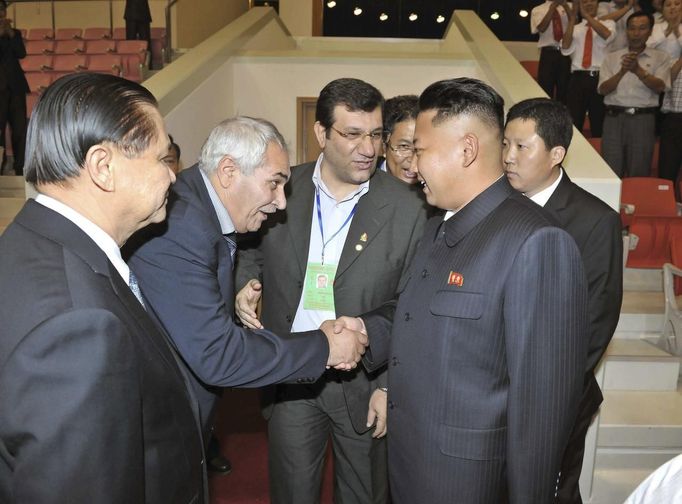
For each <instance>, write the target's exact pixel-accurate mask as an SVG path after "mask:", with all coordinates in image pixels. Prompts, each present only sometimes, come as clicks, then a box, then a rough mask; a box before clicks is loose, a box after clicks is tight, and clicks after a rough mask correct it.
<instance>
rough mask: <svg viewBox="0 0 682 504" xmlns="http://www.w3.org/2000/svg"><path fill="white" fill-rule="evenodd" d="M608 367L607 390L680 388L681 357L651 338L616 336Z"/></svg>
mask: <svg viewBox="0 0 682 504" xmlns="http://www.w3.org/2000/svg"><path fill="white" fill-rule="evenodd" d="M604 366H605V371H604V386H603V389H604V390H652V391H656V390H670V391H674V390H677V382H678V378H679V373H680V359H679V357H675V356H673V355H670V354H669V353H667V352H665V351H663V350H661V349H660V348H657V347H655V346H654V345H652V344H651V343H649V342H647V341H643V340H635V339H612V340H611V343H610V344H609V347H608V348H607V350H606V354H605V360H604Z"/></svg>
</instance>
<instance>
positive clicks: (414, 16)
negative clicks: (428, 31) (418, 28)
mask: <svg viewBox="0 0 682 504" xmlns="http://www.w3.org/2000/svg"><path fill="white" fill-rule="evenodd" d="M418 17H419V16H417V15H416V14H415V13H414V12H413V13H412V14H410V16H409V17H408V18H407V19H409V20H410V21H416V20H417V18H418Z"/></svg>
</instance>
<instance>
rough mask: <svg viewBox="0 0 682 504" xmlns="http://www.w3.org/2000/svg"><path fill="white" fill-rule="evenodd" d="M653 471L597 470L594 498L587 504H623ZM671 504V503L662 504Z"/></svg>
mask: <svg viewBox="0 0 682 504" xmlns="http://www.w3.org/2000/svg"><path fill="white" fill-rule="evenodd" d="M651 472H652V471H650V470H648V469H646V470H642V469H600V468H598V469H596V470H595V471H594V482H593V486H592V498H591V499H589V500H583V502H585V504H623V501H625V499H627V498H628V496H629V495H630V494H631V493H632V492H633V491H634V490H635V488H637V486H638V485H639V484H640V483H641V482H642V481H644V480H645V479H647V478H648V477H649V475H650V474H651ZM660 504H671V503H660Z"/></svg>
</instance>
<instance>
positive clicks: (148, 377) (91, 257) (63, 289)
mask: <svg viewBox="0 0 682 504" xmlns="http://www.w3.org/2000/svg"><path fill="white" fill-rule="evenodd" d="M0 256H1V257H2V260H1V261H0V285H1V286H2V290H3V296H2V299H3V302H2V304H0V320H2V329H1V330H0V331H1V332H0V334H1V336H0V502H3V503H7V504H9V503H17V504H20V503H21V504H23V503H29V502H35V503H41V504H46V503H55V504H56V503H67V502H68V503H74V504H75V503H83V504H91V503H94V502H96V503H98V504H104V503H111V504H120V503H121V502H126V503H140V504H142V503H146V504H150V503H157V504H167V503H182V504H185V503H197V502H203V499H204V497H205V496H204V495H202V493H203V491H202V484H203V466H202V445H201V435H200V429H199V425H198V422H197V419H196V418H195V416H194V414H193V411H192V406H191V402H190V401H191V399H190V394H189V392H188V388H187V387H186V385H185V381H184V377H183V375H182V373H181V371H180V369H179V367H178V363H177V362H176V360H175V356H174V355H173V352H172V350H171V348H170V346H169V344H168V342H167V340H166V339H165V338H164V336H163V334H162V333H161V332H160V331H159V329H158V328H157V327H156V326H155V325H154V324H153V322H152V320H151V319H150V318H149V317H148V316H147V314H146V312H145V311H144V309H143V308H142V306H141V305H140V303H139V302H138V301H137V299H136V298H135V296H134V295H133V294H132V292H131V291H130V289H129V288H128V286H127V285H126V283H125V282H124V281H123V280H122V279H121V277H120V275H119V274H118V272H117V271H116V269H115V268H114V267H113V265H112V264H111V263H110V262H109V261H108V259H107V257H106V255H105V254H104V252H102V250H101V249H99V248H98V247H97V245H96V244H95V243H94V242H93V241H92V240H91V239H90V238H89V237H88V236H87V235H86V234H85V233H83V232H82V231H81V230H80V228H78V227H77V226H75V225H74V224H73V223H72V222H71V221H69V220H67V219H66V218H64V217H62V216H61V215H59V214H57V213H56V212H54V211H52V210H50V209H48V208H46V207H44V206H42V205H40V204H38V203H36V202H34V201H32V200H30V201H29V202H27V203H26V205H25V206H24V208H23V209H22V210H21V212H20V213H19V214H18V215H17V217H16V219H15V221H14V223H13V224H11V225H10V226H9V227H8V228H7V230H6V231H5V233H4V234H3V235H2V237H0Z"/></svg>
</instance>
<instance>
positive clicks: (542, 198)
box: [530, 167, 564, 207]
mask: <svg viewBox="0 0 682 504" xmlns="http://www.w3.org/2000/svg"><path fill="white" fill-rule="evenodd" d="M563 177H564V170H563V168H561V167H559V176H558V177H557V179H556V180H555V181H554V182H552V185H551V186H549V187H545V188H544V189H543V190H542V191H540V192H538V193H535V194H534V195H533V196H531V197H530V199H531V201H534V202H535V203H537V204H538V205H540V206H541V207H544V206H545V205H546V204H547V202H548V201H549V198H551V197H552V194H554V191H556V188H557V187H559V182H561V179H562V178H563Z"/></svg>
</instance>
